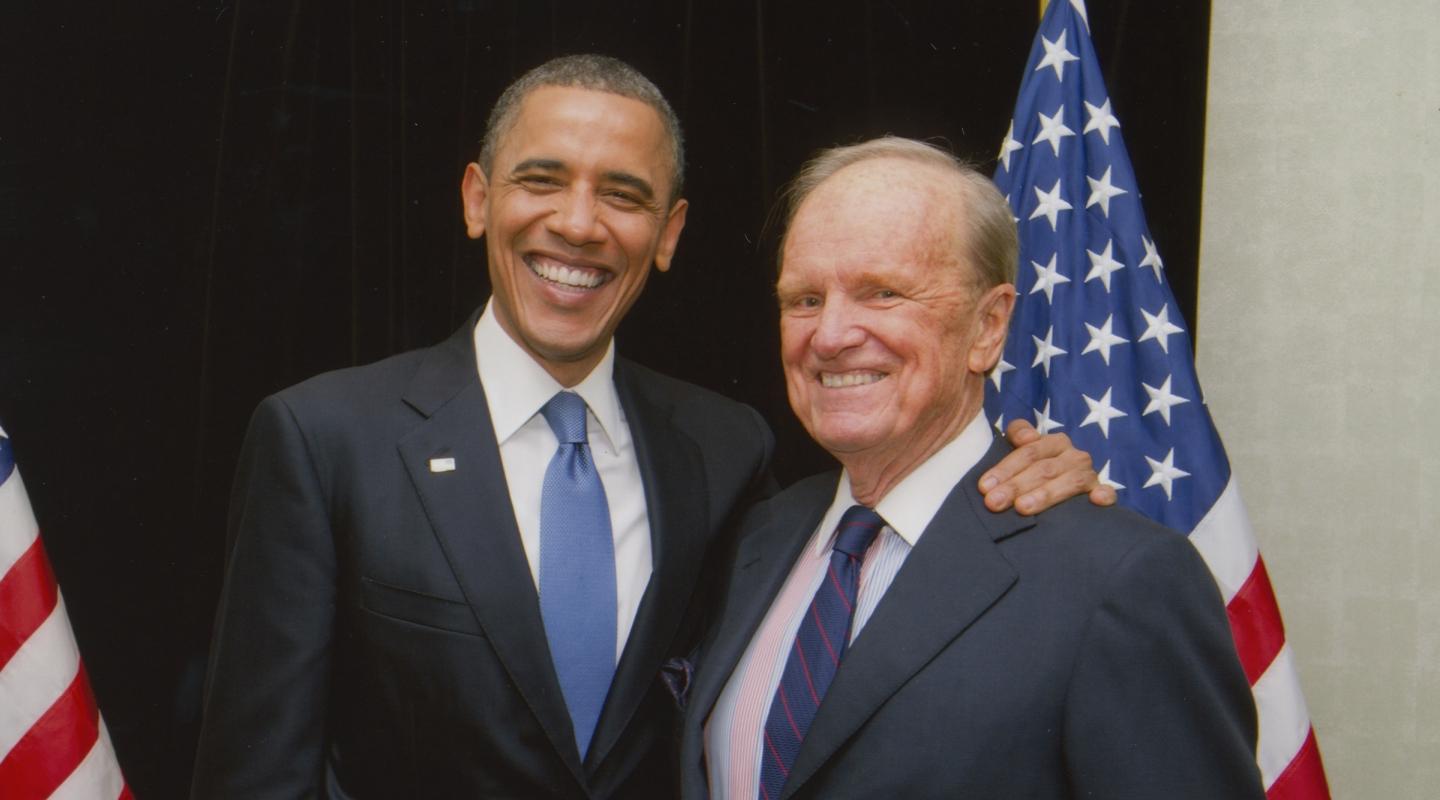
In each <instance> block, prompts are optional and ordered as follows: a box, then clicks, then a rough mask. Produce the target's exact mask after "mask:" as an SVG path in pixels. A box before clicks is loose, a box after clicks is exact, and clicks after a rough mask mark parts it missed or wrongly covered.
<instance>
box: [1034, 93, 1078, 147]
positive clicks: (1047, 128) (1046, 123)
mask: <svg viewBox="0 0 1440 800" xmlns="http://www.w3.org/2000/svg"><path fill="white" fill-rule="evenodd" d="M1036 116H1038V117H1040V132H1039V133H1037V134H1035V141H1033V142H1031V143H1030V144H1040V143H1041V142H1049V143H1050V149H1051V150H1054V151H1055V155H1056V156H1059V155H1060V140H1061V139H1064V138H1065V137H1066V136H1074V135H1075V131H1072V130H1070V127H1069V126H1068V125H1066V124H1065V119H1064V118H1065V106H1064V105H1061V106H1060V107H1059V108H1057V109H1055V113H1054V114H1052V115H1051V116H1048V117H1047V116H1045V113H1044V112H1043V111H1042V112H1036Z"/></svg>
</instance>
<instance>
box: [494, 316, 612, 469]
mask: <svg viewBox="0 0 1440 800" xmlns="http://www.w3.org/2000/svg"><path fill="white" fill-rule="evenodd" d="M474 340H475V366H476V368H477V369H478V370H479V373H480V384H481V386H483V387H485V402H486V404H487V405H488V406H489V407H490V423H491V424H492V425H493V426H494V427H495V440H496V442H497V443H500V444H504V443H505V441H506V440H507V439H509V438H510V437H511V436H514V435H515V432H516V431H518V430H520V428H521V427H522V426H524V425H525V423H527V422H529V421H530V419H531V418H532V417H534V416H535V415H536V414H537V413H539V411H540V409H541V408H543V407H544V406H545V404H546V403H548V402H550V398H552V397H554V396H555V393H556V392H559V391H563V390H564V388H565V387H563V386H561V385H560V382H559V381H557V380H555V379H554V378H553V377H551V376H550V373H548V372H546V371H545V368H544V367H542V366H540V364H539V363H538V362H537V361H535V359H534V358H533V357H532V356H531V355H530V354H529V353H527V352H526V351H525V350H524V349H523V348H521V347H520V345H519V344H517V343H516V342H515V340H514V339H511V338H510V334H508V333H506V332H505V329H504V328H502V327H500V321H499V320H498V319H496V318H495V310H494V307H493V303H491V302H487V303H486V304H485V311H484V313H482V314H481V315H480V321H479V322H477V323H475V333H474ZM614 378H615V342H614V340H613V339H612V340H611V341H610V342H608V343H607V344H606V345H605V355H604V356H603V357H601V359H600V363H598V364H596V365H595V368H594V369H592V370H590V374H589V375H586V376H585V379H584V380H582V381H580V383H578V384H576V385H575V386H573V387H571V391H573V392H575V393H576V394H578V395H580V397H581V398H583V399H584V400H585V405H587V406H589V407H590V413H591V414H593V415H594V416H595V419H596V420H597V421H598V422H599V423H600V428H601V430H600V434H601V435H602V436H604V437H605V443H606V444H607V445H611V446H613V443H614V441H615V433H616V432H617V431H619V430H620V423H621V413H620V398H619V397H618V396H617V395H616V393H615V380H614ZM594 435H595V432H594V431H591V432H590V436H591V438H592V439H593V438H594Z"/></svg>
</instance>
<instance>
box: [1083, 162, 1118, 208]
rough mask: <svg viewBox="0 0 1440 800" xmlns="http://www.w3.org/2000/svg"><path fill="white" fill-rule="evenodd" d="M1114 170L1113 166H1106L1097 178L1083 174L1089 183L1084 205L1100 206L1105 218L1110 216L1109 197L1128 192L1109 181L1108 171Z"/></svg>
mask: <svg viewBox="0 0 1440 800" xmlns="http://www.w3.org/2000/svg"><path fill="white" fill-rule="evenodd" d="M1114 170H1115V168H1114V167H1106V168H1105V174H1104V175H1101V176H1100V177H1099V178H1098V179H1097V178H1092V177H1090V176H1089V175H1086V176H1085V180H1086V181H1087V182H1089V184H1090V199H1089V200H1086V201H1085V207H1086V208H1089V207H1091V206H1097V205H1098V206H1100V210H1101V211H1103V212H1104V213H1105V218H1106V219H1109V218H1110V198H1112V197H1119V196H1120V195H1122V194H1129V192H1128V191H1126V190H1124V189H1121V188H1120V187H1119V186H1116V185H1115V184H1113V183H1111V182H1110V173H1111V172H1113V171H1114Z"/></svg>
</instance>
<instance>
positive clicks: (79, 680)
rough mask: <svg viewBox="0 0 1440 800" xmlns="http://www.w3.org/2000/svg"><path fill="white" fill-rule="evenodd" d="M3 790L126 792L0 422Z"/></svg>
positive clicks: (39, 794)
mask: <svg viewBox="0 0 1440 800" xmlns="http://www.w3.org/2000/svg"><path fill="white" fill-rule="evenodd" d="M0 797H3V798H5V799H6V800H32V799H33V800H40V799H41V798H54V799H55V800H59V798H74V799H75V800H95V799H96V798H107V799H108V798H125V799H126V800H129V799H130V798H131V794H130V790H129V788H128V787H127V786H126V785H125V778H124V776H122V775H121V774H120V765H119V764H118V763H117V762H116V760H115V751H114V749H113V748H112V747H111V745H110V734H109V733H107V732H106V730H105V723H104V721H103V720H101V719H100V712H99V711H98V710H97V709H96V707H95V698H94V696H93V695H92V694H91V691H90V681H89V679H88V678H87V677H86V675H85V667H84V666H83V665H82V664H81V663H80V651H79V648H78V647H77V646H76V644H75V635H74V634H73V633H72V632H71V630H70V620H69V618H68V617H66V615H65V601H64V600H63V599H62V598H61V596H60V590H59V588H58V587H57V586H56V585H55V576H54V574H52V573H51V571H50V562H49V561H48V560H47V559H46V557H45V548H44V547H42V546H41V544H40V530H39V526H38V525H37V524H36V522H35V514H34V512H32V511H31V510H30V501H29V499H28V498H27V497H26V496H25V484H24V483H23V482H22V481H21V480H20V471H19V470H18V469H16V467H15V458H14V455H13V451H12V450H11V448H10V439H9V437H8V436H6V434H5V431H4V430H3V429H0Z"/></svg>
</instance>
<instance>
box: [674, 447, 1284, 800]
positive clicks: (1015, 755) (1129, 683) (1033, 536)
mask: <svg viewBox="0 0 1440 800" xmlns="http://www.w3.org/2000/svg"><path fill="white" fill-rule="evenodd" d="M1002 448H1003V446H1002V445H1000V444H999V443H997V444H996V446H995V447H992V448H991V450H990V452H989V453H988V454H987V455H986V457H985V458H984V459H982V460H981V463H980V464H979V465H978V466H977V467H976V468H975V470H974V471H972V472H971V473H970V474H969V475H967V476H965V477H964V478H962V479H961V480H960V481H959V482H958V483H957V484H956V487H955V489H954V490H953V491H952V492H951V494H950V496H949V498H948V499H947V500H946V501H945V503H944V505H943V506H942V507H941V509H940V511H939V513H938V514H937V515H936V517H935V519H934V520H933V521H932V522H931V524H930V526H929V527H928V528H927V529H926V531H925V533H924V535H923V536H922V538H921V539H920V541H919V543H918V544H917V545H916V547H915V549H914V550H913V551H912V552H911V553H910V555H909V557H908V559H907V560H906V562H905V564H904V566H903V567H902V568H901V570H900V572H899V573H898V574H897V575H896V576H895V581H894V583H893V584H891V586H890V588H889V590H888V591H887V592H886V594H885V597H884V598H883V599H882V600H881V602H880V604H879V606H878V607H877V608H876V610H875V613H874V615H873V616H872V617H871V618H870V620H869V621H868V622H867V623H866V626H865V628H864V629H862V630H861V632H860V634H859V635H858V636H857V637H856V638H855V640H854V642H853V644H852V645H851V647H850V649H849V651H848V652H847V653H846V655H845V660H844V661H843V662H842V664H841V667H840V671H839V673H837V675H836V677H835V681H834V683H833V684H831V686H830V690H829V692H828V693H827V694H826V695H825V698H824V701H823V703H822V704H821V706H820V709H819V713H818V714H817V716H816V717H815V721H814V723H813V726H812V727H811V729H810V731H809V734H808V736H807V737H806V739H805V741H804V743H803V744H802V746H801V750H800V753H799V756H798V758H797V760H796V762H795V764H794V766H793V769H792V771H791V774H790V778H789V782H788V783H787V784H786V786H785V789H784V792H783V795H782V797H816V798H847V797H857V798H860V797H864V798H872V797H904V798H925V797H947V798H950V797H976V798H1021V797H1023V798H1072V797H1096V798H1166V800H1174V799H1175V798H1197V800H1198V799H1200V798H1203V799H1204V800H1215V799H1216V798H1226V799H1227V800H1230V799H1231V798H1250V797H1253V798H1257V800H1258V798H1262V797H1263V791H1262V788H1261V783H1260V776H1259V772H1258V770H1257V768H1256V764H1255V737H1256V730H1255V711H1254V706H1253V702H1252V699H1251V695H1250V690H1249V686H1248V684H1247V682H1246V680H1245V676H1244V674H1243V672H1242V671H1241V668H1240V663H1239V660H1238V658H1237V656H1236V654H1235V649H1234V645H1233V644H1232V642H1231V638H1230V631H1229V626H1228V624H1227V622H1226V616H1225V610H1224V608H1223V607H1222V605H1221V600H1220V596H1219V592H1218V590H1217V589H1216V586H1215V583H1214V581H1213V579H1212V578H1211V577H1210V575H1209V572H1208V571H1207V570H1206V568H1205V565H1204V563H1203V562H1202V561H1201V559H1200V557H1199V555H1198V554H1197V553H1196V552H1195V550H1194V548H1193V547H1191V545H1190V544H1189V542H1187V541H1186V540H1185V538H1184V537H1183V536H1180V535H1179V534H1176V533H1175V532H1173V531H1170V530H1168V529H1166V528H1162V527H1160V526H1158V525H1155V524H1154V523H1151V522H1149V521H1147V520H1145V519H1143V518H1141V517H1139V516H1138V515H1135V514H1133V513H1131V512H1129V511H1125V510H1119V509H1099V508H1095V507H1093V506H1091V505H1090V503H1089V502H1088V501H1086V500H1085V498H1083V497H1082V498H1076V499H1073V500H1071V501H1069V502H1066V503H1063V504H1061V505H1059V506H1057V507H1056V508H1054V509H1051V510H1049V511H1047V512H1045V513H1043V514H1041V515H1039V516H1037V517H1030V518H1026V517H1021V516H1018V515H1016V514H1014V513H1013V512H1010V513H1004V514H991V513H989V512H988V511H986V510H985V508H984V506H983V504H982V502H981V498H980V495H979V492H978V491H977V490H976V488H975V485H976V481H977V479H978V476H979V475H980V473H981V472H982V471H983V470H985V469H987V468H988V467H989V466H991V465H992V464H994V463H995V462H996V461H998V460H999V457H1000V455H1001V454H1002V453H1003V449H1002ZM837 477H838V476H837V475H835V474H830V475H824V476H817V477H816V478H812V479H809V480H807V481H803V482H801V483H800V484H797V485H796V486H795V487H793V488H791V489H789V490H787V491H786V492H784V493H782V494H780V495H778V496H776V497H774V498H772V499H771V500H769V501H767V502H764V503H761V504H760V505H759V506H757V507H756V508H755V509H754V510H753V511H752V512H751V513H749V514H748V515H747V517H746V519H745V521H744V523H743V526H742V532H741V537H742V538H741V539H740V541H739V543H738V551H737V555H736V559H735V564H734V568H733V571H732V574H731V576H730V579H729V586H728V588H727V590H726V596H725V600H724V605H723V608H722V612H721V622H720V624H719V627H718V629H717V630H716V631H715V632H714V634H713V635H712V637H711V638H710V639H708V640H707V644H706V646H705V649H704V651H703V657H702V660H701V663H700V667H699V670H698V672H697V673H696V676H695V683H694V688H693V691H692V694H691V698H690V707H689V713H688V714H687V716H686V720H685V731H684V739H683V750H682V755H681V771H682V777H683V780H684V789H685V795H686V796H687V797H697V798H698V797H704V796H705V795H706V793H707V789H706V772H705V769H704V765H703V762H702V759H703V750H704V737H703V731H702V725H703V724H704V722H705V720H706V718H707V717H708V716H709V715H710V712H711V710H712V709H713V708H714V705H715V701H716V698H717V697H718V696H719V694H720V692H721V690H722V689H723V688H724V686H725V683H726V682H727V681H728V680H729V678H730V675H731V673H732V671H733V670H734V668H735V666H736V663H737V661H738V660H739V658H740V656H741V655H743V653H744V651H745V648H746V647H747V646H748V645H749V642H750V639H751V636H752V635H753V634H754V632H755V630H756V628H757V627H758V626H759V624H760V622H761V621H762V620H763V618H764V615H765V612H766V611H767V610H768V609H769V607H770V604H771V602H772V601H773V600H774V598H775V596H776V594H777V592H778V591H779V589H780V586H781V585H782V584H783V583H784V581H785V578H786V576H787V575H788V574H789V572H790V568H791V565H792V564H793V563H794V561H795V559H796V557H797V556H798V553H799V551H800V548H802V547H803V546H804V543H805V542H806V540H807V539H808V538H809V536H810V534H811V533H812V532H813V531H814V528H815V526H816V525H817V524H819V521H820V517H821V516H822V515H823V514H824V512H825V509H826V508H827V507H828V506H829V504H830V502H831V500H832V499H833V497H834V491H835V485H836V480H837Z"/></svg>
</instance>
